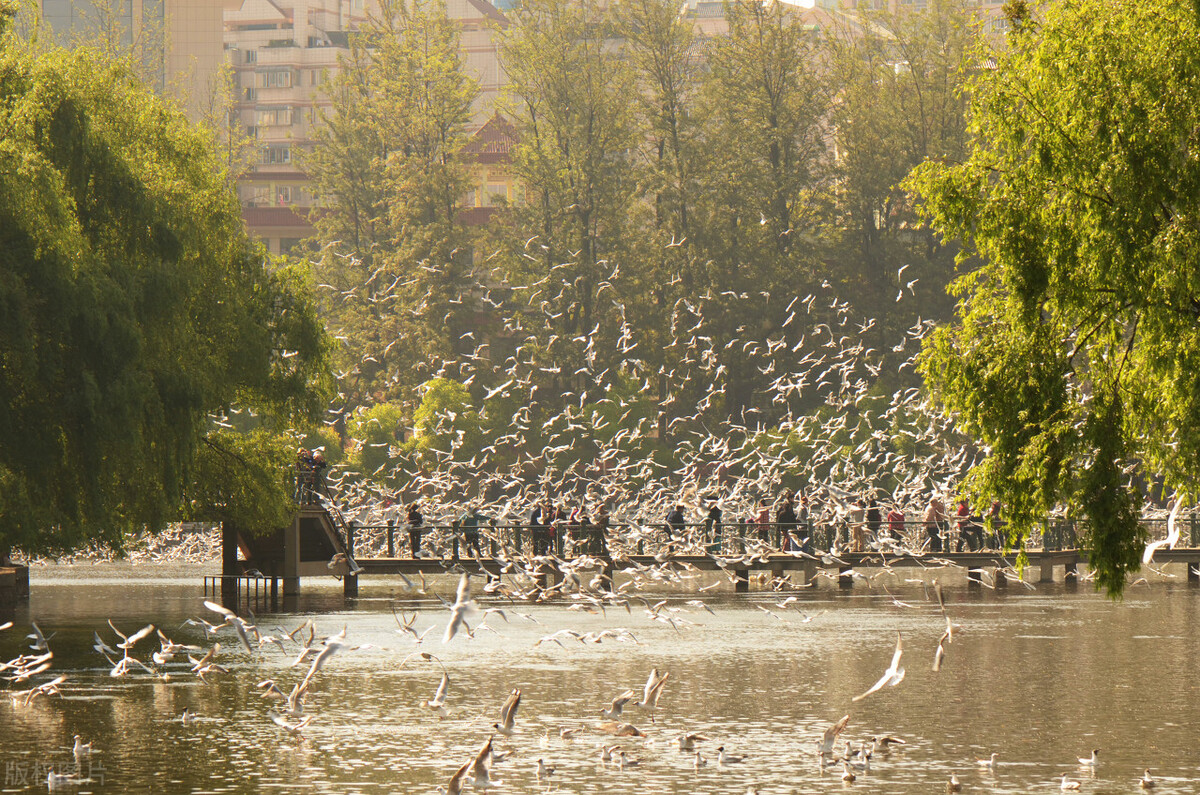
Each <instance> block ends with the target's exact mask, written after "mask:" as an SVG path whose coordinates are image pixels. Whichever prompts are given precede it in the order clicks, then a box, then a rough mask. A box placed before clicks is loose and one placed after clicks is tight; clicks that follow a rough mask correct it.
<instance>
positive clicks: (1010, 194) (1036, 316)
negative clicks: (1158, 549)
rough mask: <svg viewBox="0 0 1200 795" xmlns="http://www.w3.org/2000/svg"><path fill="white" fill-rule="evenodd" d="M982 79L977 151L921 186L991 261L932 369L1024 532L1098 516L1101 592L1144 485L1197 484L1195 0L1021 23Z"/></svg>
mask: <svg viewBox="0 0 1200 795" xmlns="http://www.w3.org/2000/svg"><path fill="white" fill-rule="evenodd" d="M995 58H996V68H995V69H994V70H984V71H983V72H982V73H981V74H980V75H979V76H978V77H977V78H976V80H975V81H974V84H973V86H972V89H971V90H972V103H971V131H972V134H973V136H974V142H973V147H972V151H971V154H970V157H969V159H968V160H967V161H966V162H965V163H962V164H959V165H953V166H942V165H927V166H926V167H925V168H923V169H921V170H920V171H919V172H918V173H917V175H916V176H915V177H913V178H912V179H911V180H910V185H911V186H912V187H913V188H915V189H916V191H917V192H918V193H920V194H921V196H922V197H923V198H924V200H925V207H926V210H927V212H928V215H929V218H930V219H931V220H932V221H933V224H934V226H935V227H936V228H937V229H938V231H940V232H941V233H943V234H944V235H945V236H946V237H948V238H953V239H957V240H960V241H963V242H964V243H966V244H967V254H977V255H979V256H980V257H982V258H983V259H984V260H985V261H986V263H987V264H986V265H984V266H982V267H981V268H979V269H978V270H975V271H973V272H970V273H965V274H963V275H961V276H960V278H959V279H958V281H957V282H956V283H955V285H954V288H953V289H954V291H955V294H956V295H957V296H958V297H959V298H960V299H961V303H960V304H959V308H958V316H957V322H956V323H955V324H954V325H952V326H949V327H947V328H944V329H942V330H941V332H940V333H939V334H938V335H937V336H936V338H935V339H934V340H933V343H932V345H930V346H929V347H928V349H927V351H926V354H925V359H924V371H925V374H926V375H927V377H928V379H929V381H930V383H931V384H932V385H933V387H934V388H935V389H936V391H937V393H938V395H939V396H940V398H941V400H942V402H943V403H944V405H945V407H946V409H948V410H949V411H951V412H953V413H954V414H955V415H956V416H957V417H958V418H959V420H960V422H961V424H962V426H963V428H964V430H966V431H968V432H969V433H973V434H976V435H978V436H979V437H980V438H982V439H983V440H984V441H986V443H987V444H988V445H989V446H990V447H991V454H990V456H989V457H988V459H987V461H986V463H984V464H983V465H982V466H981V467H979V468H978V469H977V471H976V472H975V473H974V474H975V479H974V486H975V487H976V489H977V491H978V494H979V495H980V499H981V501H982V500H984V499H988V498H991V497H996V498H999V499H1002V500H1004V502H1005V503H1006V505H1007V511H1008V515H1009V518H1010V519H1011V520H1012V522H1013V526H1014V527H1015V528H1017V529H1018V530H1020V531H1026V530H1028V529H1029V528H1030V527H1032V526H1033V525H1034V524H1035V523H1037V522H1038V521H1040V520H1041V519H1043V518H1044V517H1045V515H1046V514H1047V512H1048V511H1050V510H1051V509H1053V508H1055V507H1056V506H1064V507H1066V508H1067V510H1069V511H1070V512H1071V513H1073V514H1074V515H1077V516H1084V517H1086V519H1087V520H1088V527H1089V531H1088V532H1089V536H1088V540H1087V542H1088V543H1089V545H1090V547H1091V550H1092V565H1093V567H1094V568H1095V569H1096V572H1097V579H1096V583H1097V586H1098V587H1103V588H1106V589H1107V590H1108V592H1109V593H1110V594H1113V595H1118V594H1120V592H1121V589H1122V587H1123V585H1124V583H1125V579H1126V576H1127V575H1128V574H1129V573H1130V572H1131V571H1134V570H1136V568H1137V567H1138V565H1139V560H1140V553H1141V551H1142V549H1143V546H1144V543H1145V538H1144V537H1143V531H1141V530H1140V529H1139V527H1138V523H1137V517H1138V510H1139V508H1140V505H1141V500H1142V493H1141V492H1142V487H1141V485H1140V484H1148V483H1154V484H1159V483H1161V484H1162V485H1163V487H1164V489H1163V493H1164V494H1165V495H1170V494H1171V493H1172V492H1175V493H1177V495H1178V498H1180V499H1184V500H1187V499H1188V498H1189V497H1190V498H1192V499H1194V498H1195V496H1196V495H1197V493H1198V492H1197V485H1198V479H1197V476H1198V475H1200V430H1198V429H1200V267H1198V265H1197V255H1198V254H1200V223H1198V220H1200V190H1197V188H1198V186H1200V135H1198V132H1197V131H1198V130H1200V102H1198V99H1200V29H1198V26H1197V10H1196V7H1195V5H1194V4H1192V3H1183V2H1171V3H1155V4H1151V5H1145V4H1137V3H1128V2H1120V3H1105V2H1099V1H1098V0H1074V1H1073V2H1062V3H1052V4H1049V5H1047V6H1045V7H1044V14H1043V15H1041V16H1036V15H1035V16H1034V17H1028V16H1027V15H1026V16H1025V17H1023V18H1022V20H1021V25H1020V26H1019V28H1017V30H1016V32H1014V33H1013V34H1011V35H1010V37H1009V39H1008V42H1007V47H1006V49H1005V50H1003V51H1002V52H999V53H996V54H995Z"/></svg>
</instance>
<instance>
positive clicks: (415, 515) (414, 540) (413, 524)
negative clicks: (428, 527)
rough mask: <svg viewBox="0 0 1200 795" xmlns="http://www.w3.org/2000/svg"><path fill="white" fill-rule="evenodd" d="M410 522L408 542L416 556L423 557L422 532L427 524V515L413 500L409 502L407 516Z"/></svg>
mask: <svg viewBox="0 0 1200 795" xmlns="http://www.w3.org/2000/svg"><path fill="white" fill-rule="evenodd" d="M405 521H406V522H407V523H408V543H409V547H410V548H411V550H412V556H413V557H414V558H419V557H421V533H422V532H423V526H424V524H425V517H424V515H422V514H421V506H420V504H419V503H418V502H417V501H416V500H413V501H412V502H410V503H409V504H408V515H407V516H406V517H405Z"/></svg>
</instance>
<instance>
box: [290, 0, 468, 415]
mask: <svg viewBox="0 0 1200 795" xmlns="http://www.w3.org/2000/svg"><path fill="white" fill-rule="evenodd" d="M330 88H331V96H332V99H333V107H332V109H331V111H330V114H329V115H328V116H327V117H326V119H325V124H324V125H323V126H322V127H321V128H320V132H319V134H318V136H317V141H318V145H317V147H316V150H315V151H314V152H313V154H312V155H311V156H310V158H309V162H308V167H309V168H310V170H311V171H312V172H313V174H314V176H315V178H316V182H317V185H318V189H319V190H320V192H321V194H322V195H323V196H325V197H327V198H328V202H327V206H326V207H323V208H322V209H321V211H320V212H319V213H318V215H317V229H318V241H319V242H320V243H321V245H322V251H323V256H322V259H321V261H320V262H319V264H318V274H319V275H320V276H321V277H322V279H323V280H324V281H325V283H328V284H332V285H334V286H335V287H336V288H337V290H336V292H335V294H333V295H331V296H329V298H330V300H329V304H328V307H329V309H328V311H329V317H330V324H331V325H332V326H333V327H335V328H337V329H339V330H340V331H342V332H344V336H346V337H347V341H348V343H349V344H348V347H347V350H346V353H347V357H346V360H347V363H348V364H349V365H351V366H352V367H353V368H355V369H354V375H355V376H356V377H355V378H354V381H355V382H357V383H356V384H354V385H352V386H351V391H358V393H359V394H360V396H361V395H365V393H366V392H373V391H377V390H383V391H386V392H392V393H399V394H402V395H403V394H406V393H409V392H410V391H411V390H412V389H414V388H415V387H416V385H417V384H419V383H421V382H422V381H423V380H424V379H425V376H424V375H422V374H421V372H420V364H422V363H426V364H428V363H430V362H432V363H433V364H434V365H435V366H434V368H433V369H435V370H436V369H437V368H436V364H438V363H440V362H441V361H442V360H443V358H445V357H448V356H450V355H452V354H453V353H454V352H455V351H456V349H457V348H458V347H459V343H460V338H461V336H462V334H463V333H464V332H465V331H467V330H468V328H469V327H470V324H471V316H472V314H473V307H472V305H471V303H470V300H469V294H470V292H471V288H472V286H473V285H474V280H473V263H472V256H471V255H472V251H471V235H470V233H469V230H468V229H467V228H466V226H465V224H464V223H463V220H462V218H461V210H462V207H463V205H462V199H463V196H464V195H465V194H466V192H467V190H468V188H469V187H470V178H469V173H468V167H467V164H466V162H465V160H464V157H463V147H464V146H465V144H466V143H467V141H468V140H469V135H468V132H467V128H468V124H469V123H470V120H471V108H472V104H473V103H474V101H475V99H476V97H477V96H478V94H479V87H478V85H477V84H476V82H475V81H474V80H473V79H471V78H470V77H469V76H468V75H467V73H466V67H465V64H464V62H463V53H462V50H461V48H460V46H459V37H458V30H457V27H456V25H455V22H454V21H453V20H451V19H450V18H449V17H448V15H447V10H446V6H445V3H444V2H442V0H385V2H382V3H381V4H380V6H379V9H378V12H377V13H376V14H375V15H373V16H372V17H371V18H370V19H369V20H368V22H367V24H365V25H364V26H363V28H362V29H361V30H360V31H359V32H358V33H356V34H355V35H354V36H353V40H352V45H351V50H350V53H349V54H348V56H346V57H345V58H343V60H342V62H341V69H340V72H339V74H338V75H337V76H336V78H335V79H334V81H333V84H332V86H331V87H330ZM464 295H466V296H468V300H466V301H464ZM414 365H417V366H416V367H414Z"/></svg>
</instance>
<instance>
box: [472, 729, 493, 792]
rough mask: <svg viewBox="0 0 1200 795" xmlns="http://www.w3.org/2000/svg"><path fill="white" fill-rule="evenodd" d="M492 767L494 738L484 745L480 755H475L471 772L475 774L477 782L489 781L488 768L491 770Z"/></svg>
mask: <svg viewBox="0 0 1200 795" xmlns="http://www.w3.org/2000/svg"><path fill="white" fill-rule="evenodd" d="M491 765H492V738H491V737H489V738H488V741H487V742H486V743H484V745H483V747H482V748H480V749H479V753H477V754H476V755H475V760H474V761H473V762H472V763H471V772H472V773H473V774H474V776H475V778H476V779H477V780H480V781H487V780H488V776H489V770H488V768H490V767H491Z"/></svg>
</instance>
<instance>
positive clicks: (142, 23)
mask: <svg viewBox="0 0 1200 795" xmlns="http://www.w3.org/2000/svg"><path fill="white" fill-rule="evenodd" d="M239 2H240V0H124V2H120V3H111V4H108V3H105V4H95V3H93V2H92V1H91V0H38V10H39V11H40V13H41V17H42V20H43V21H44V22H45V23H46V24H47V25H48V26H49V27H50V29H51V31H52V32H53V34H54V37H55V39H56V40H57V41H58V42H59V43H60V44H63V45H65V46H71V45H73V44H75V43H76V42H79V41H84V42H95V41H97V40H105V41H106V42H107V43H108V44H110V45H114V46H118V47H122V48H129V49H130V50H132V51H134V52H137V53H139V54H140V56H141V58H142V59H143V61H144V62H145V64H146V66H147V69H148V71H149V72H150V79H151V82H152V83H153V85H154V88H155V89H156V90H157V91H158V92H159V93H160V94H163V95H164V96H168V97H173V98H175V99H178V100H179V101H180V102H181V103H182V104H183V107H184V108H185V110H186V111H187V113H188V116H189V117H190V118H191V119H192V120H193V121H196V120H198V119H200V118H201V117H202V115H203V113H204V109H205V107H206V106H207V104H208V99H209V96H210V91H211V86H212V85H213V82H214V79H215V77H216V75H217V73H218V71H219V70H220V68H221V65H222V64H223V63H224V62H225V56H224V53H223V52H222V47H223V42H224V33H225V30H224V19H223V17H224V13H225V11H226V10H228V9H230V8H235V7H236V6H237V5H238V3H239Z"/></svg>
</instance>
